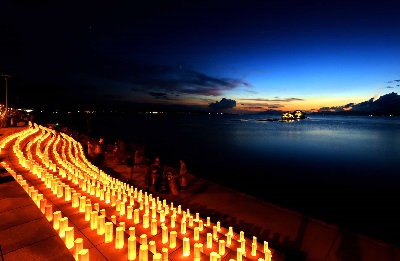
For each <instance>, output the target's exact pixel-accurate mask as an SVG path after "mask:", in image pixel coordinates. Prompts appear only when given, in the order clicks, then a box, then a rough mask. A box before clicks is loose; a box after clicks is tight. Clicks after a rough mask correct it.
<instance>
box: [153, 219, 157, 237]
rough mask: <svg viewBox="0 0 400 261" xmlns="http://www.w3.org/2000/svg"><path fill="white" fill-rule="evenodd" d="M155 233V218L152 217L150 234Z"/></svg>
mask: <svg viewBox="0 0 400 261" xmlns="http://www.w3.org/2000/svg"><path fill="white" fill-rule="evenodd" d="M157 233H158V231H157V219H155V218H153V219H151V234H152V235H157Z"/></svg>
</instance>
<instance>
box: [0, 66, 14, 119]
mask: <svg viewBox="0 0 400 261" xmlns="http://www.w3.org/2000/svg"><path fill="white" fill-rule="evenodd" d="M1 77H4V79H5V80H6V113H8V78H11V77H12V76H11V75H8V74H2V75H1Z"/></svg>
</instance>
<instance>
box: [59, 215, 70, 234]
mask: <svg viewBox="0 0 400 261" xmlns="http://www.w3.org/2000/svg"><path fill="white" fill-rule="evenodd" d="M67 227H68V218H67V217H62V218H60V230H59V235H60V237H65V229H66V228H67Z"/></svg>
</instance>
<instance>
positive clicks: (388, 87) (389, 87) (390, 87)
mask: <svg viewBox="0 0 400 261" xmlns="http://www.w3.org/2000/svg"><path fill="white" fill-rule="evenodd" d="M386 88H387V89H392V88H394V87H393V86H386Z"/></svg>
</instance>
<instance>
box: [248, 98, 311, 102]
mask: <svg viewBox="0 0 400 261" xmlns="http://www.w3.org/2000/svg"><path fill="white" fill-rule="evenodd" d="M274 98H275V99H262V98H248V99H241V100H245V101H258V102H291V101H304V99H301V98H293V97H292V98H285V99H280V98H279V97H274Z"/></svg>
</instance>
